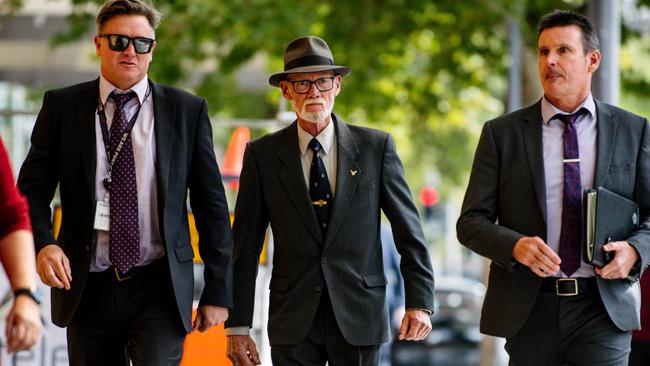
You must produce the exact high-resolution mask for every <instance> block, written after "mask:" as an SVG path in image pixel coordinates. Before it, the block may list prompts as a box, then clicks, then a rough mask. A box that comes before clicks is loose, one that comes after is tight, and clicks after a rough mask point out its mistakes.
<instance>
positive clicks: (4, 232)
mask: <svg viewBox="0 0 650 366" xmlns="http://www.w3.org/2000/svg"><path fill="white" fill-rule="evenodd" d="M35 258H36V255H35V253H34V238H33V236H32V225H31V223H30V221H29V208H28V207H27V201H26V200H25V197H23V196H22V195H21V194H20V192H19V191H18V189H17V188H16V183H15V180H14V175H13V172H12V170H11V165H10V164H9V157H8V155H7V150H6V149H5V146H4V143H3V142H2V139H0V262H2V266H3V267H4V269H5V272H6V274H7V277H8V278H9V282H10V283H11V288H12V290H13V292H14V295H15V298H14V303H13V305H12V307H11V311H9V314H8V315H7V319H6V327H5V337H6V342H7V351H9V352H16V351H22V350H26V349H29V348H30V347H32V346H33V345H34V344H35V343H36V342H37V341H38V339H39V338H40V336H41V331H42V328H43V324H42V323H41V317H40V310H39V307H38V304H39V298H38V296H37V295H36V293H35V292H34V291H35V289H36V264H35Z"/></svg>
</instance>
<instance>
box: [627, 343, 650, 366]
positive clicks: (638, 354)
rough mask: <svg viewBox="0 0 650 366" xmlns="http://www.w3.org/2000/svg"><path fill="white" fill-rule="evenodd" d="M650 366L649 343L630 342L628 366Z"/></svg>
mask: <svg viewBox="0 0 650 366" xmlns="http://www.w3.org/2000/svg"><path fill="white" fill-rule="evenodd" d="M648 365H650V341H632V352H630V363H629V366H648Z"/></svg>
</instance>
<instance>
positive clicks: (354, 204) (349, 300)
mask: <svg viewBox="0 0 650 366" xmlns="http://www.w3.org/2000/svg"><path fill="white" fill-rule="evenodd" d="M333 120H334V121H333V123H334V126H335V130H336V136H337V139H338V140H337V141H338V160H337V173H336V192H335V197H334V203H333V207H332V211H331V214H330V220H329V225H328V230H327V235H326V236H325V237H322V234H321V231H320V229H319V227H318V223H317V221H316V215H315V214H314V210H313V208H312V205H311V202H310V201H311V200H310V198H309V192H308V190H307V187H306V184H305V179H304V175H303V172H302V167H301V163H300V149H299V146H298V132H297V126H296V123H293V124H292V125H290V126H289V127H287V128H284V129H282V130H280V131H278V132H276V133H273V134H270V135H266V136H264V137H262V138H260V139H258V140H256V141H254V142H251V143H249V145H248V146H247V148H246V152H245V155H244V166H243V169H242V174H241V180H240V188H239V196H238V197H237V206H236V208H235V223H234V226H233V233H234V237H235V253H234V308H233V310H232V311H231V312H230V315H229V318H228V321H227V322H226V327H234V326H249V327H250V326H251V324H252V318H253V302H254V293H255V277H256V275H257V265H258V259H259V255H260V251H261V249H262V242H263V239H264V234H265V230H266V228H267V226H268V224H269V222H270V224H271V229H272V231H273V243H274V248H273V274H272V278H271V285H270V290H271V298H270V309H269V313H270V314H269V324H268V328H269V338H270V341H271V345H292V344H297V343H298V342H300V341H301V340H302V339H303V338H304V337H305V336H306V334H307V332H308V331H309V328H310V327H311V325H312V321H313V319H314V316H315V314H316V310H317V308H318V305H319V301H320V296H321V291H323V290H325V289H326V290H327V291H328V293H329V297H330V299H331V303H332V308H333V309H334V314H335V317H336V320H337V323H338V325H339V327H340V329H341V331H342V333H343V336H344V337H345V339H346V340H347V342H349V343H351V344H353V345H374V344H380V343H381V342H385V341H386V340H387V339H388V324H387V308H386V277H385V275H384V269H383V263H382V249H381V242H380V235H379V225H380V216H381V212H380V210H383V211H384V213H385V214H386V216H387V217H388V219H389V220H390V222H391V225H392V227H393V232H394V237H395V243H396V246H397V249H398V251H399V252H400V254H401V255H402V262H401V268H402V273H403V275H404V282H405V287H406V306H407V307H408V308H424V309H433V271H432V268H431V262H430V258H429V254H428V252H427V249H426V245H425V241H424V236H423V234H422V228H421V226H420V221H419V217H418V213H417V210H416V208H415V206H414V204H413V202H412V200H411V195H410V191H409V189H408V186H407V184H406V181H405V180H404V177H403V168H402V163H401V162H400V160H399V158H398V156H397V153H396V152H395V145H394V143H393V141H392V139H391V137H390V136H389V135H388V134H386V133H384V132H380V131H377V130H372V129H368V128H362V127H355V126H348V125H346V124H345V123H344V122H343V121H341V120H339V119H337V118H336V116H334V118H333Z"/></svg>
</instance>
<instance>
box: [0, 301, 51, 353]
mask: <svg viewBox="0 0 650 366" xmlns="http://www.w3.org/2000/svg"><path fill="white" fill-rule="evenodd" d="M42 330H43V324H42V323H41V313H40V309H39V307H38V304H36V302H34V300H32V299H31V298H30V297H28V296H17V297H16V298H15V299H14V304H13V306H12V307H11V310H10V311H9V315H7V321H6V327H5V337H6V338H7V351H8V352H9V353H11V352H18V351H24V350H27V349H29V348H31V347H32V346H33V345H34V344H35V343H36V342H37V341H38V339H39V338H40V337H41V332H42Z"/></svg>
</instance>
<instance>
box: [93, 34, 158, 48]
mask: <svg viewBox="0 0 650 366" xmlns="http://www.w3.org/2000/svg"><path fill="white" fill-rule="evenodd" d="M97 37H100V38H106V39H108V48H110V49H111V50H113V51H118V52H121V51H124V50H125V49H126V48H127V47H129V42H133V48H134V49H135V52H136V53H149V52H151V47H152V46H153V44H154V42H156V41H155V40H153V39H151V38H145V37H129V36H124V35H121V34H99V35H97Z"/></svg>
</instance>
